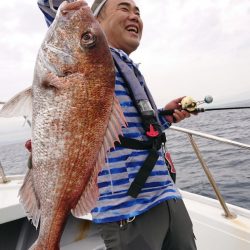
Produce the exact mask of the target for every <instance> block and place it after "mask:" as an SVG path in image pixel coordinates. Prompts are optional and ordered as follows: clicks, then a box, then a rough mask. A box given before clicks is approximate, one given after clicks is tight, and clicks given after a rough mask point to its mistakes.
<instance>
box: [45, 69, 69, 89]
mask: <svg viewBox="0 0 250 250" xmlns="http://www.w3.org/2000/svg"><path fill="white" fill-rule="evenodd" d="M71 83H72V81H71V80H70V79H69V78H68V77H63V76H57V75H56V74H54V73H52V72H49V73H47V74H46V76H45V77H44V78H43V81H42V85H43V86H45V87H49V86H51V87H54V88H56V89H66V88H67V87H68V86H70V85H71Z"/></svg>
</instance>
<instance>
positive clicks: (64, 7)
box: [60, 0, 88, 14]
mask: <svg viewBox="0 0 250 250" xmlns="http://www.w3.org/2000/svg"><path fill="white" fill-rule="evenodd" d="M85 6H88V4H87V2H85V1H83V0H78V1H75V2H70V3H69V2H66V1H64V2H63V3H62V4H61V6H60V11H61V13H62V14H67V13H68V12H71V11H77V10H79V9H81V8H82V7H85Z"/></svg>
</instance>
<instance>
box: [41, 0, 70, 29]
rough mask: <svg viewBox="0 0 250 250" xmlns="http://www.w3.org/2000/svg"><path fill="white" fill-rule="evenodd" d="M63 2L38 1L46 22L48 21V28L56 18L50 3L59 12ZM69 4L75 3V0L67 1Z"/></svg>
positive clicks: (61, 0) (54, 0) (60, 0)
mask: <svg viewBox="0 0 250 250" xmlns="http://www.w3.org/2000/svg"><path fill="white" fill-rule="evenodd" d="M63 1H64V0H38V1H37V4H38V7H39V8H40V10H41V11H42V13H43V14H44V17H45V21H46V23H47V25H48V26H50V25H51V23H52V22H53V20H54V18H55V16H56V13H55V11H54V10H52V9H51V8H50V2H51V3H52V5H53V8H54V9H56V10H57V9H58V7H59V5H60V4H61V3H62V2H63ZM67 2H74V0H67Z"/></svg>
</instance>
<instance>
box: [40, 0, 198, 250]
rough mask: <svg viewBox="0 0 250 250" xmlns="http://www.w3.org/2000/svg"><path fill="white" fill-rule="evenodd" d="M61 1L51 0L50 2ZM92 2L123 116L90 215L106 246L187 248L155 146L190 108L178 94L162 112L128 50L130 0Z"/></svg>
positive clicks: (178, 202) (186, 228)
mask: <svg viewBox="0 0 250 250" xmlns="http://www.w3.org/2000/svg"><path fill="white" fill-rule="evenodd" d="M61 2H62V1H61V0H56V1H54V5H55V6H54V7H58V5H59V4H60V3H61ZM71 2H72V0H71ZM152 4H153V1H152ZM38 5H39V7H40V9H41V10H42V12H43V13H44V15H45V18H46V21H47V23H48V25H50V24H51V22H52V21H53V18H54V16H55V14H54V13H53V11H52V10H51V9H50V6H49V1H48V0H38ZM91 9H92V11H93V13H94V15H95V16H96V18H97V20H98V21H99V23H100V25H101V27H102V29H103V31H104V33H105V34H106V38H107V41H108V43H109V46H110V51H111V53H112V56H113V59H114V62H115V70H116V79H115V94H116V96H117V98H118V100H119V102H120V105H121V107H122V109H123V111H124V115H125V117H126V120H127V123H128V127H126V128H123V131H122V132H123V137H121V140H120V141H121V143H119V144H118V143H117V145H116V147H115V148H114V149H111V150H110V152H108V156H107V160H106V164H105V165H104V166H103V167H102V170H101V171H100V173H99V176H98V187H99V193H100V197H99V199H98V201H97V204H96V207H95V208H93V209H92V211H91V214H92V217H93V222H95V223H98V224H99V225H100V230H101V236H102V237H103V239H104V242H105V245H106V248H107V249H108V250H194V249H196V245H195V240H194V234H193V229H192V222H191V220H190V218H189V215H188V213H187V210H186V208H185V205H184V203H183V201H182V198H181V195H180V193H179V191H178V189H177V187H176V185H175V183H174V181H173V180H172V178H171V175H170V172H169V171H168V169H170V166H169V163H168V160H167V159H165V158H164V155H163V154H162V146H163V145H164V144H165V143H166V139H165V136H164V135H165V134H164V132H163V130H164V129H167V128H168V127H169V126H170V125H171V123H172V122H179V121H181V120H183V119H185V118H187V117H189V116H190V114H189V113H188V112H186V111H184V110H178V109H179V108H180V105H179V103H180V101H181V99H182V97H180V98H177V99H175V100H173V101H171V102H169V103H168V104H167V105H166V106H165V107H164V108H165V109H173V110H175V111H174V113H173V115H171V116H165V117H164V116H161V115H160V112H159V110H158V109H157V107H156V105H155V103H154V100H153V98H152V96H151V94H150V91H149V90H148V88H147V85H146V83H145V80H144V78H143V76H142V74H141V72H140V71H139V69H138V67H137V65H136V64H135V63H134V62H133V61H132V60H131V59H130V57H129V55H130V54H131V53H132V52H133V51H135V50H136V49H137V48H138V46H139V44H140V41H141V37H142V30H143V22H142V20H141V17H140V10H139V7H138V6H137V4H136V3H135V1H133V0H95V1H94V3H93V5H92V8H91ZM166 165H167V166H166Z"/></svg>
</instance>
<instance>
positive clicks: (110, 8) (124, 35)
mask: <svg viewBox="0 0 250 250" xmlns="http://www.w3.org/2000/svg"><path fill="white" fill-rule="evenodd" d="M98 20H99V22H100V24H101V26H102V28H103V30H104V32H105V34H106V37H107V40H108V42H109V45H110V46H112V47H114V48H117V49H122V50H123V51H125V52H126V53H127V54H130V53H131V52H133V51H135V50H136V49H137V47H138V46H139V44H140V40H141V36H142V29H143V23H142V20H141V18H140V11H139V8H138V7H137V6H136V4H135V2H134V1H133V0H108V1H107V3H106V4H105V7H104V9H103V13H101V17H98Z"/></svg>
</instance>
